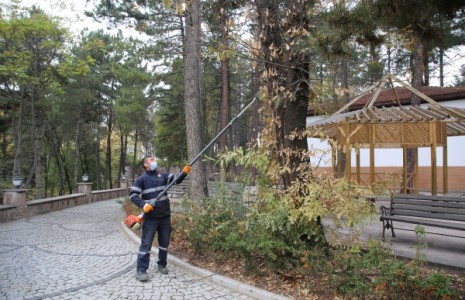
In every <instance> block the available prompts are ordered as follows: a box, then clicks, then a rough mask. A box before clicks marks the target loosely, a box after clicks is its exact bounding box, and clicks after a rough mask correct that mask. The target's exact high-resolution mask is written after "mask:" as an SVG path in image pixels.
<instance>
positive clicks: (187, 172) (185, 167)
mask: <svg viewBox="0 0 465 300" xmlns="http://www.w3.org/2000/svg"><path fill="white" fill-rule="evenodd" d="M182 171H183V172H184V174H186V175H187V174H189V172H190V171H191V166H189V165H185V166H184V168H183V169H182Z"/></svg>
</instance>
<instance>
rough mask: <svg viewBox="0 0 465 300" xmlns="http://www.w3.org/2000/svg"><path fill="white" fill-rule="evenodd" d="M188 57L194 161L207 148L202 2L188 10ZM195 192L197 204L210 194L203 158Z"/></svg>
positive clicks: (187, 102)
mask: <svg viewBox="0 0 465 300" xmlns="http://www.w3.org/2000/svg"><path fill="white" fill-rule="evenodd" d="M186 12H187V14H186V24H185V26H186V30H185V42H184V49H185V53H184V55H185V57H184V87H185V91H184V108H185V112H186V134H187V137H188V138H187V154H188V156H189V161H190V160H192V159H193V158H194V157H195V156H196V155H197V154H199V153H200V151H201V150H202V148H203V145H204V138H203V133H202V103H201V98H200V42H201V40H200V30H201V23H200V15H201V12H202V9H201V2H200V0H192V1H190V2H189V4H188V6H187V8H186ZM190 176H191V193H192V198H193V200H194V201H195V202H197V203H200V201H201V199H202V198H203V197H205V196H206V195H208V189H207V180H206V168H205V163H204V162H203V160H201V159H199V160H198V161H197V163H196V165H194V166H193V167H192V172H191V175H190Z"/></svg>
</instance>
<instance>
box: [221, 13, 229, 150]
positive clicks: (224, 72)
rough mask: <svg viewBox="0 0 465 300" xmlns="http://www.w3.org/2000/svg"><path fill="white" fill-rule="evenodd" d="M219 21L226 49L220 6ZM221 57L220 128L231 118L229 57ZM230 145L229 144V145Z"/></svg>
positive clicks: (225, 23)
mask: <svg viewBox="0 0 465 300" xmlns="http://www.w3.org/2000/svg"><path fill="white" fill-rule="evenodd" d="M219 13H220V22H221V35H222V37H221V38H222V40H223V47H222V49H228V47H229V40H228V16H227V15H226V9H225V8H224V7H221V8H220V12H219ZM222 56H223V58H222V59H221V67H220V68H221V110H220V114H221V117H220V128H224V127H226V125H227V124H228V122H229V119H230V118H231V100H230V91H229V58H228V57H227V54H226V53H222ZM228 135H229V136H230V135H231V130H229V131H227V132H225V133H224V134H223V135H222V136H221V137H220V140H219V150H220V151H221V150H224V149H225V148H226V146H227V143H228ZM229 146H230V147H231V146H232V145H231V144H230V145H229Z"/></svg>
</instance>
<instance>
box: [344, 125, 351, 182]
mask: <svg viewBox="0 0 465 300" xmlns="http://www.w3.org/2000/svg"><path fill="white" fill-rule="evenodd" d="M344 132H345V147H344V148H345V149H346V152H345V155H346V166H345V167H346V169H345V175H346V178H347V179H349V180H351V179H352V161H351V160H352V159H351V158H352V156H351V152H352V150H351V147H350V124H349V123H347V124H346V126H345V130H344Z"/></svg>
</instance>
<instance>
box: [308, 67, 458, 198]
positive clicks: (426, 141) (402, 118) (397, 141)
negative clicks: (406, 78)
mask: <svg viewBox="0 0 465 300" xmlns="http://www.w3.org/2000/svg"><path fill="white" fill-rule="evenodd" d="M393 82H396V83H399V84H401V85H402V86H404V87H405V88H407V89H408V90H410V91H411V92H412V93H414V94H416V95H417V96H419V97H420V98H421V99H423V100H425V101H426V102H427V103H428V105H427V107H420V106H401V104H400V101H399V100H398V97H397V94H396V98H397V106H391V107H376V106H374V103H375V102H376V100H377V98H378V95H379V94H380V92H381V91H382V90H383V87H384V85H386V84H388V83H389V84H390V85H391V87H392V88H393V89H394V87H393V86H394V85H393ZM394 91H395V89H394ZM368 93H370V95H371V100H370V101H368V102H367V103H366V104H365V106H364V107H363V108H362V109H359V110H356V111H351V112H345V113H343V112H344V111H345V110H347V109H348V108H349V107H350V106H351V105H352V104H354V103H355V102H357V101H358V100H359V99H360V98H361V97H362V96H364V95H366V94H368ZM308 129H309V130H308V131H309V132H310V134H311V136H309V137H316V138H320V137H321V136H322V135H323V136H325V137H326V138H327V139H331V140H333V142H335V144H336V145H337V146H338V148H339V149H343V151H344V153H345V170H344V174H345V176H348V177H351V176H352V175H351V167H352V162H351V149H353V148H369V152H370V175H369V176H370V177H369V178H370V184H371V185H372V186H373V184H374V183H375V182H376V178H375V158H374V156H375V151H374V150H375V148H401V149H403V176H402V181H403V184H402V187H403V192H404V193H407V181H408V179H409V176H411V175H412V174H407V149H408V148H413V149H415V151H416V152H417V151H418V148H419V147H429V148H430V149H431V178H432V179H431V193H432V194H433V195H436V194H437V192H438V190H437V186H438V184H437V158H436V149H437V147H442V149H443V193H444V194H446V193H447V192H448V191H447V189H448V183H447V182H448V179H447V178H448V173H447V137H448V136H460V135H465V109H463V108H453V107H445V106H442V105H440V104H439V103H437V102H436V101H434V100H433V99H431V98H430V97H428V96H427V95H425V94H423V93H422V92H420V91H418V90H417V89H415V88H413V87H411V86H410V85H408V84H406V83H404V82H403V81H401V80H399V79H398V78H396V77H394V76H393V75H386V76H385V77H383V78H382V79H381V80H380V81H379V82H378V83H377V84H375V85H373V86H372V87H370V88H369V89H367V90H366V91H365V92H363V93H362V94H360V95H359V96H358V97H356V98H354V99H352V100H351V101H350V102H349V103H347V104H346V105H345V106H344V107H342V108H341V109H340V110H338V111H337V112H335V113H334V114H333V115H331V116H330V117H328V118H325V119H323V120H319V121H317V122H314V123H312V124H309V126H308ZM415 157H417V158H418V154H417V155H416V156H415ZM337 162H338V163H340V160H339V159H338V160H337ZM417 163H418V162H415V165H416V168H417V167H418V165H417ZM339 168H340V166H339ZM356 170H357V171H356V174H357V175H356V176H357V178H356V179H357V181H358V182H360V151H356ZM416 173H417V172H416Z"/></svg>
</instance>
